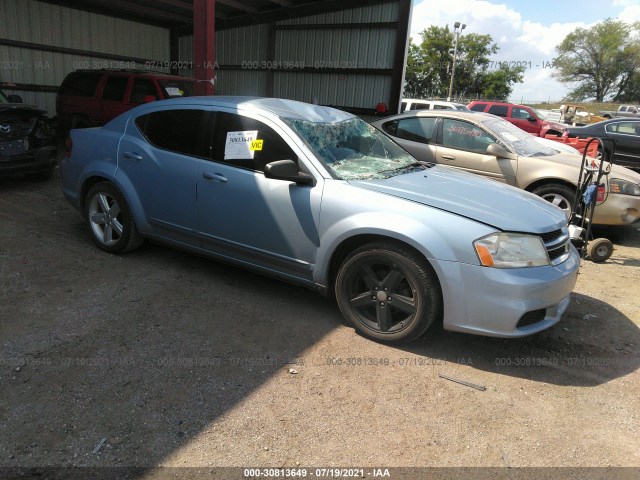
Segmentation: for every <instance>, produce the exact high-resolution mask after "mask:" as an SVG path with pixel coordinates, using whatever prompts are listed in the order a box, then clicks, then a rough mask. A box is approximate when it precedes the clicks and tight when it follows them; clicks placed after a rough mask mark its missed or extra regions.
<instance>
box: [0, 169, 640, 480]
mask: <svg viewBox="0 0 640 480" xmlns="http://www.w3.org/2000/svg"><path fill="white" fill-rule="evenodd" d="M612 235H614V239H615V243H616V250H615V252H614V255H613V257H612V258H611V259H610V260H609V261H608V262H606V263H605V264H593V263H590V262H588V261H586V262H583V265H582V268H581V274H580V276H579V280H578V285H577V287H576V289H575V293H574V295H573V301H572V304H571V306H570V308H569V310H568V312H567V313H566V314H565V316H564V318H563V320H562V321H561V322H560V323H559V324H558V325H556V326H555V327H553V328H551V329H549V330H547V331H545V332H543V333H541V334H538V335H536V336H533V337H528V338H524V339H519V340H503V339H494V338H484V337H477V336H471V335H465V334H456V333H450V332H444V331H442V330H441V329H440V330H438V329H434V330H432V331H429V332H428V336H427V337H426V338H425V339H424V340H422V341H419V342H417V343H415V344H412V345H410V346H403V347H392V346H385V345H380V344H377V343H374V342H372V341H369V340H366V339H364V338H362V337H360V336H358V335H357V334H355V333H354V331H353V330H352V329H351V328H349V327H347V326H345V325H344V324H343V323H342V320H341V315H340V313H339V311H338V308H337V306H336V305H335V304H334V303H333V302H331V301H329V300H326V299H324V298H323V297H321V296H320V295H318V294H316V293H314V292H311V291H307V290H305V289H302V288H298V287H294V286H291V285H288V284H285V283H282V282H279V281H276V280H272V279H269V278H264V277H261V276H258V275H254V274H251V273H247V272H245V271H243V270H240V269H236V268H232V267H229V266H226V265H223V264H219V263H215V262H213V261H209V260H205V259H202V258H199V257H195V256H192V255H189V254H185V253H182V252H180V251H176V250H173V249H170V248H166V247H163V246H159V245H154V244H146V245H145V246H144V247H143V248H142V249H140V250H138V251H136V252H133V253H131V254H128V255H125V256H114V255H110V254H107V253H104V252H102V251H100V250H98V249H97V248H96V247H95V246H94V245H93V244H92V243H91V241H90V240H89V234H88V231H87V227H86V226H85V225H83V223H82V221H81V219H80V217H79V215H78V214H77V213H76V212H75V211H74V210H73V209H72V208H71V207H70V206H69V205H68V204H67V203H66V201H65V200H64V198H63V196H62V193H61V191H60V181H59V178H57V177H56V178H54V179H53V180H51V181H49V182H46V183H33V182H29V181H26V180H4V181H0V345H1V351H0V432H1V433H0V467H19V466H21V467H45V466H56V467H60V466H94V467H103V466H108V467H114V466H127V467H131V466H137V467H145V469H146V472H147V473H146V474H147V475H152V474H153V471H154V469H155V468H156V467H159V466H181V467H184V466H190V467H223V466H237V467H245V468H257V467H283V468H289V467H292V468H293V467H300V468H302V467H307V468H316V467H383V468H387V467H463V466H475V467H512V468H514V469H515V468H516V467H549V466H552V467H640V377H639V375H638V367H639V366H640V354H639V348H638V346H639V345H640V330H639V326H640V295H639V293H640V286H639V285H640V230H639V229H638V227H627V228H624V229H619V230H616V231H614V232H612ZM461 301H463V299H461ZM440 374H442V375H446V376H449V377H451V378H453V379H457V380H464V381H467V382H472V383H473V384H476V385H478V386H483V387H486V389H485V390H481V389H476V388H471V387H469V386H465V385H462V384H459V383H455V382H453V381H450V380H448V379H445V378H442V377H440V376H439V375H440ZM211 471H213V470H211ZM629 472H633V474H634V475H637V474H638V473H639V472H640V470H638V469H637V468H636V469H633V470H630V471H629ZM630 474H631V473H630ZM0 476H2V475H0ZM364 476H369V472H368V471H367V473H366V474H364ZM467 478H469V477H467ZM630 478H631V477H630ZM635 478H638V477H637V476H636V477H635Z"/></svg>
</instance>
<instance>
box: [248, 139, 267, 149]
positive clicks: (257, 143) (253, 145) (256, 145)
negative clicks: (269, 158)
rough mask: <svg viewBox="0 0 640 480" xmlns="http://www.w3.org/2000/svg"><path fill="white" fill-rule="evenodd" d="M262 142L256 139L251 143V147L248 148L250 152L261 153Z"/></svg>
mask: <svg viewBox="0 0 640 480" xmlns="http://www.w3.org/2000/svg"><path fill="white" fill-rule="evenodd" d="M263 142H264V140H261V139H257V140H254V141H253V142H251V147H249V148H250V149H251V150H253V151H255V152H260V151H262V143H263Z"/></svg>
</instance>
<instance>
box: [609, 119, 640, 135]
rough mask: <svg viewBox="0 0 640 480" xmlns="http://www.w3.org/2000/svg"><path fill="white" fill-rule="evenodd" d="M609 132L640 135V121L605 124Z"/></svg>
mask: <svg viewBox="0 0 640 480" xmlns="http://www.w3.org/2000/svg"><path fill="white" fill-rule="evenodd" d="M605 130H606V131H607V132H609V133H621V134H625V135H635V136H640V122H616V123H610V124H609V125H606V126H605Z"/></svg>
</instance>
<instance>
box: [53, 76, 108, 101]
mask: <svg viewBox="0 0 640 480" xmlns="http://www.w3.org/2000/svg"><path fill="white" fill-rule="evenodd" d="M101 76H102V75H101V74H100V73H82V72H76V73H70V74H69V75H68V76H67V78H66V79H65V81H64V82H62V85H61V86H60V95H74V96H77V97H92V96H93V95H94V94H95V93H96V87H97V86H98V82H100V77H101Z"/></svg>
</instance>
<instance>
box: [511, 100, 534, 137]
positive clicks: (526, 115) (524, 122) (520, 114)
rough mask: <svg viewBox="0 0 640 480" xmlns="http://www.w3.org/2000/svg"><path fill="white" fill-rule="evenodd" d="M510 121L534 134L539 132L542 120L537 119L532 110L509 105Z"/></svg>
mask: <svg viewBox="0 0 640 480" xmlns="http://www.w3.org/2000/svg"><path fill="white" fill-rule="evenodd" d="M510 121H511V123H513V124H514V125H515V126H516V127H518V128H520V129H522V130H524V131H525V132H529V133H531V134H533V135H536V136H537V135H538V134H539V133H540V129H541V128H542V122H541V121H540V120H538V119H537V118H536V117H535V116H534V115H533V114H532V112H529V111H528V110H526V109H524V108H521V107H513V106H512V107H511V118H510Z"/></svg>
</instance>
